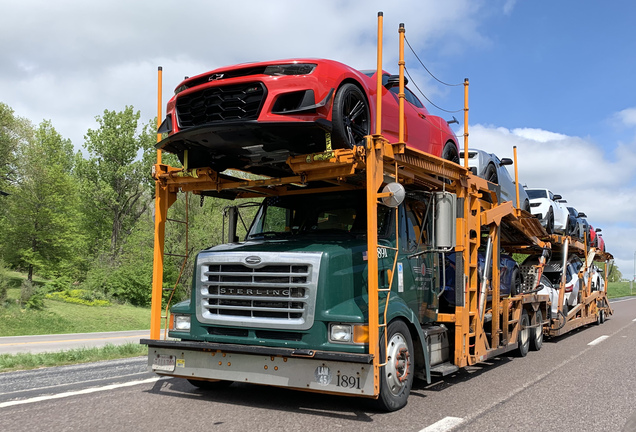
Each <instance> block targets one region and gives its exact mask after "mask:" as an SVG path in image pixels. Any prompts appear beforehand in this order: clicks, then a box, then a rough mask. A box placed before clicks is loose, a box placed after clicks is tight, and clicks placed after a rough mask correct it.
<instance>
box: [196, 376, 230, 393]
mask: <svg viewBox="0 0 636 432" xmlns="http://www.w3.org/2000/svg"><path fill="white" fill-rule="evenodd" d="M188 382H189V383H190V384H192V385H193V386H195V387H198V388H200V389H201V390H221V389H224V388H227V387H229V386H231V385H232V382H233V381H223V380H218V381H206V380H196V379H189V378H188Z"/></svg>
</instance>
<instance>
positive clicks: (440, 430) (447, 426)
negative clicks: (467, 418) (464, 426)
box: [420, 417, 464, 432]
mask: <svg viewBox="0 0 636 432" xmlns="http://www.w3.org/2000/svg"><path fill="white" fill-rule="evenodd" d="M463 421H464V419H463V418H459V417H444V418H443V419H441V420H440V421H438V422H436V423H433V424H432V425H430V426H427V427H425V428H424V429H422V430H421V431H420V432H445V431H449V430H451V429H453V428H454V427H455V426H457V425H459V424H461V423H463Z"/></svg>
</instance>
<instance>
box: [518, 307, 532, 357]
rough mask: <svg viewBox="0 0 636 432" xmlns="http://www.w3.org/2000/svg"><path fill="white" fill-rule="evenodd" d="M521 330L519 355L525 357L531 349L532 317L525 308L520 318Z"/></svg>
mask: <svg viewBox="0 0 636 432" xmlns="http://www.w3.org/2000/svg"><path fill="white" fill-rule="evenodd" d="M519 325H520V326H521V331H519V350H518V353H519V357H525V356H526V355H527V354H528V350H529V349H530V329H529V328H528V326H530V318H528V312H526V310H525V309H522V310H521V318H520V319H519Z"/></svg>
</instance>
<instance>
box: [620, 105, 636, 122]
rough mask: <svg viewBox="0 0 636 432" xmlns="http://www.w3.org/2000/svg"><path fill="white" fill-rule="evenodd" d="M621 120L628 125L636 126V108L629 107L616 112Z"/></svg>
mask: <svg viewBox="0 0 636 432" xmlns="http://www.w3.org/2000/svg"><path fill="white" fill-rule="evenodd" d="M616 117H617V118H618V119H619V120H620V122H621V123H622V124H624V125H626V126H636V108H627V109H624V110H622V111H620V112H618V113H617V114H616Z"/></svg>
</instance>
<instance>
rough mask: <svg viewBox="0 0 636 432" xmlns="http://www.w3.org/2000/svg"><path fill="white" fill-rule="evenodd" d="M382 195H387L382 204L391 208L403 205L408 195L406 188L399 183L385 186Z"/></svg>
mask: <svg viewBox="0 0 636 432" xmlns="http://www.w3.org/2000/svg"><path fill="white" fill-rule="evenodd" d="M382 193H383V194H386V196H383V197H382V198H381V199H382V204H384V205H385V206H387V207H391V208H397V207H399V206H400V204H402V201H404V196H405V195H406V192H405V191H404V186H402V185H401V184H400V183H397V182H391V183H389V184H387V185H386V186H384V189H382Z"/></svg>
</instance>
